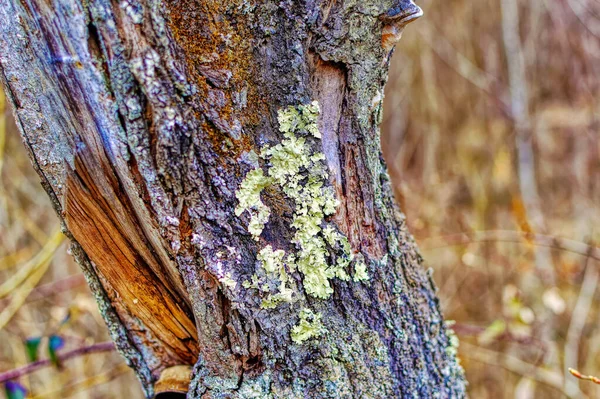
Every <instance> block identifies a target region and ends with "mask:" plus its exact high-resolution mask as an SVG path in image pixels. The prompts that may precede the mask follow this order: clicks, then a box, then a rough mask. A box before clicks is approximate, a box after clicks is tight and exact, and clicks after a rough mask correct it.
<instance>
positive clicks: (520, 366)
mask: <svg viewBox="0 0 600 399" xmlns="http://www.w3.org/2000/svg"><path fill="white" fill-rule="evenodd" d="M460 347H461V351H460V353H461V355H462V356H464V357H465V358H468V359H472V360H475V361H478V362H481V363H485V364H489V365H492V366H497V367H502V368H504V369H506V370H508V371H511V372H513V373H515V374H519V375H522V376H525V377H528V378H531V379H532V380H535V381H537V382H539V383H541V384H544V385H546V386H548V387H550V388H554V389H556V390H557V391H560V392H562V394H563V395H565V396H566V397H567V398H573V399H575V397H574V396H571V395H569V394H568V393H567V392H565V391H564V390H563V384H562V380H563V375H562V374H561V373H559V372H557V371H552V370H547V369H544V368H541V367H538V366H535V365H533V364H530V363H527V362H524V361H523V360H521V359H519V358H517V357H514V356H510V355H506V354H504V353H499V352H495V351H492V350H489V349H485V348H481V347H479V346H476V345H472V344H469V343H467V342H461V343H460Z"/></svg>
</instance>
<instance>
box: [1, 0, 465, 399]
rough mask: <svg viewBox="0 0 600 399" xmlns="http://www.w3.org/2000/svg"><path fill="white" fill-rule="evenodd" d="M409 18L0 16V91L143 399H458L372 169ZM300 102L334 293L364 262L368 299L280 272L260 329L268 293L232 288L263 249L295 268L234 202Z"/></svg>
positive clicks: (219, 12)
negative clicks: (283, 283) (183, 375)
mask: <svg viewBox="0 0 600 399" xmlns="http://www.w3.org/2000/svg"><path fill="white" fill-rule="evenodd" d="M416 10H417V11H418V8H416V7H415V6H414V4H412V2H409V1H406V0H403V1H400V2H398V1H396V2H393V1H392V0H367V1H364V0H363V1H353V0H345V1H333V0H331V1H311V0H304V1H291V0H288V1H261V2H254V1H248V0H232V1H227V0H225V1H213V0H140V1H138V0H123V1H121V2H120V3H119V2H117V1H111V0H87V1H81V0H27V1H25V0H0V80H2V81H3V83H4V86H5V89H6V93H7V96H8V98H9V99H10V100H11V101H12V103H13V106H14V112H15V117H16V120H17V123H18V125H19V127H20V129H21V133H22V136H23V140H24V143H25V145H26V146H27V147H28V149H29V151H30V155H31V159H32V162H33V164H34V166H35V168H36V169H37V171H38V173H39V174H40V176H41V179H42V184H43V185H44V187H45V189H46V190H47V192H48V194H49V195H50V197H51V199H52V201H53V204H54V207H55V208H56V211H57V213H58V214H59V216H60V217H61V219H62V220H63V222H64V224H63V225H64V229H65V232H66V234H67V235H69V237H70V238H71V239H72V242H73V244H72V250H73V254H74V255H75V257H76V259H77V261H78V262H79V263H80V265H81V267H82V269H83V271H84V273H85V275H86V278H87V280H88V283H89V285H90V287H91V289H92V291H93V292H94V294H95V296H96V299H97V301H98V304H99V306H100V309H101V311H102V314H103V316H104V318H105V320H106V322H107V325H108V327H109V329H110V332H111V334H112V337H113V339H114V340H115V342H116V344H117V346H118V348H119V350H120V351H121V353H122V354H123V356H124V357H125V358H126V359H127V361H128V362H129V364H130V365H131V366H132V367H133V368H134V369H135V371H136V372H137V374H138V376H139V378H140V380H141V382H142V385H143V388H144V390H145V392H146V395H147V396H149V397H150V396H152V395H153V389H154V388H153V386H154V385H153V384H154V383H155V381H156V379H157V378H158V377H159V375H160V373H161V372H162V371H163V370H164V369H166V368H168V367H171V366H174V365H185V364H188V365H195V366H194V370H193V374H192V382H191V385H190V387H191V388H190V391H189V393H188V397H190V398H199V397H203V398H204V397H207V398H208V397H214V398H217V397H238V398H253V397H257V398H258V397H261V398H262V397H265V398H266V397H276V398H295V397H298V398H330V397H331V398H334V397H335V398H337V397H356V398H390V397H422V398H433V397H440V398H442V397H444V398H445V397H463V396H464V380H463V377H462V371H461V369H460V366H459V365H458V364H457V363H456V359H455V342H453V341H454V340H453V339H452V336H451V333H450V332H449V330H448V328H447V327H446V325H445V324H444V322H443V318H442V315H441V314H440V310H439V306H438V302H437V299H436V297H435V289H434V286H433V283H432V281H431V279H430V277H429V276H428V274H427V273H426V272H425V271H424V270H423V269H422V268H421V258H420V256H419V254H418V251H417V249H416V246H415V244H414V241H413V239H412V238H411V236H410V235H409V233H408V232H407V231H406V228H405V223H404V217H403V215H402V214H401V213H400V211H399V209H398V208H397V206H396V204H395V203H394V200H393V197H392V194H391V190H390V185H389V179H388V175H387V172H386V168H385V165H384V163H383V160H382V156H381V151H380V142H379V131H378V124H379V122H380V117H381V112H382V110H381V105H382V98H383V85H384V83H385V80H386V78H387V67H388V63H389V59H390V56H391V48H392V46H393V44H394V43H395V41H396V40H397V39H398V38H399V36H400V34H401V32H402V28H403V26H404V24H406V23H407V22H409V21H410V20H411V19H413V18H415V17H418V15H417V14H415V12H416ZM313 101H317V102H318V103H319V105H320V107H321V114H320V117H319V123H318V124H319V130H320V132H321V135H322V140H318V139H313V138H310V139H309V138H307V143H308V144H307V145H308V146H309V147H310V148H311V151H314V152H315V153H319V152H322V153H323V154H324V156H325V164H326V166H327V168H328V172H329V179H328V182H327V183H326V184H327V185H330V186H331V187H332V188H333V190H334V192H335V195H336V197H337V199H338V200H339V201H340V205H339V206H338V207H337V210H336V212H335V214H334V215H332V216H330V217H327V218H326V221H324V222H323V223H328V224H330V225H331V226H334V227H335V229H337V230H338V231H339V232H341V233H343V234H344V235H345V236H347V237H348V239H349V242H350V245H351V249H352V252H353V253H354V259H355V260H354V261H353V262H352V264H351V265H350V266H348V267H347V271H348V273H350V274H352V271H353V270H354V273H356V270H357V265H358V263H357V262H359V261H360V260H361V259H364V260H365V263H366V265H367V273H368V275H369V279H368V280H364V279H362V281H353V280H352V279H350V280H343V279H340V278H331V279H329V280H328V281H329V283H330V284H331V285H332V287H333V290H334V291H333V294H332V295H330V296H329V297H328V298H325V299H323V298H316V297H314V296H313V295H311V294H310V292H307V290H306V280H305V277H306V276H305V275H304V274H303V273H300V272H299V271H294V270H291V269H290V267H287V269H286V270H287V272H288V273H289V276H290V282H289V283H288V284H290V285H291V287H292V289H293V290H294V292H293V297H292V298H293V299H292V300H291V301H289V302H288V301H282V302H281V303H278V304H277V306H275V307H274V308H265V306H261V301H262V300H264V299H265V295H267V294H266V293H265V292H263V291H268V290H266V289H265V290H260V289H255V288H253V287H249V288H246V287H247V285H246V286H244V285H243V284H242V282H243V281H246V280H251V276H252V275H253V274H254V273H258V272H257V271H258V270H259V269H260V268H261V266H260V262H259V261H258V260H257V254H258V252H259V251H260V250H261V249H263V248H265V247H266V246H267V245H271V246H272V248H273V249H281V250H285V251H286V253H294V252H295V251H297V250H298V248H297V245H296V244H294V243H292V241H293V237H294V234H295V231H296V229H295V227H292V226H291V224H292V222H293V218H294V216H293V213H294V206H295V205H294V203H293V201H292V200H291V198H289V196H286V195H285V194H284V193H283V192H282V190H281V189H278V188H277V187H276V186H273V187H269V188H267V189H265V191H264V192H263V193H262V200H263V202H264V203H265V204H266V205H267V206H268V207H269V209H270V212H271V216H270V219H269V221H268V223H267V224H266V225H265V226H264V230H263V231H262V234H261V235H260V238H259V239H258V240H255V239H253V236H252V235H251V234H250V233H249V232H248V221H249V217H248V213H247V212H245V213H241V214H240V215H239V216H236V212H235V208H236V206H238V204H239V202H238V199H237V198H236V192H238V191H239V189H240V184H241V182H242V181H243V179H244V177H245V176H246V175H247V173H248V172H249V171H251V170H253V169H255V168H263V169H264V170H265V171H266V170H267V169H266V167H267V163H268V162H267V160H265V159H263V158H259V157H257V156H256V154H260V153H261V149H263V148H264V147H265V145H271V146H273V145H275V144H277V143H280V142H282V140H283V137H284V136H283V134H282V132H281V131H280V130H281V128H280V126H279V124H278V122H277V113H278V111H279V110H282V109H286V108H285V107H287V106H292V107H297V106H300V105H303V104H308V103H311V102H313ZM309 147H307V148H309ZM265 174H266V172H265ZM238 214H239V212H238ZM323 226H324V225H322V226H321V227H323ZM318 234H321V233H318ZM328 251H329V256H330V257H331V259H334V258H335V257H339V256H342V254H341V253H340V251H341V250H340V249H339V248H337V249H336V248H333V247H331V248H328ZM290 265H291V264H290ZM358 280H360V279H358ZM276 282H277V281H276ZM271 283H273V281H271ZM302 309H310V310H312V311H313V312H314V313H320V314H321V315H322V324H323V328H322V331H323V332H324V333H323V334H322V335H321V336H320V337H313V338H312V339H309V340H306V341H303V342H299V341H297V340H296V341H294V340H292V338H291V331H292V329H293V327H294V326H296V325H298V322H299V318H300V317H299V314H300V312H301V310H302Z"/></svg>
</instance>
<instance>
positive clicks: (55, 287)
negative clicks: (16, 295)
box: [27, 274, 85, 302]
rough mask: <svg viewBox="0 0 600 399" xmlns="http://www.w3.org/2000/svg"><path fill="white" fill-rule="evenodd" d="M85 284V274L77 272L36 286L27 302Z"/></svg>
mask: <svg viewBox="0 0 600 399" xmlns="http://www.w3.org/2000/svg"><path fill="white" fill-rule="evenodd" d="M84 284H85V277H84V276H83V274H75V275H73V276H69V277H67V278H63V279H61V280H57V281H53V282H51V283H48V284H44V285H40V286H39V287H36V288H35V289H34V290H33V291H31V294H30V295H29V297H28V298H27V302H35V301H39V300H41V299H44V298H47V297H49V296H53V295H56V294H60V293H61V292H66V291H70V290H71V289H73V288H75V287H79V286H80V285H84Z"/></svg>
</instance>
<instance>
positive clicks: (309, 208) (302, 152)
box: [236, 102, 368, 308]
mask: <svg viewBox="0 0 600 399" xmlns="http://www.w3.org/2000/svg"><path fill="white" fill-rule="evenodd" d="M319 112H320V111H319V104H318V103H317V102H312V103H310V104H306V105H299V106H297V107H293V106H290V107H287V108H284V109H282V110H280V111H279V112H278V115H277V120H278V122H279V129H280V131H281V132H282V133H283V136H284V139H283V140H282V141H281V142H280V143H278V144H276V145H273V146H268V145H267V146H265V147H263V148H262V150H261V153H260V157H261V158H262V159H263V160H264V161H265V164H266V166H267V169H266V174H265V173H264V172H263V169H261V168H256V169H254V170H252V171H250V172H249V173H248V174H247V175H246V177H245V178H244V180H243V181H242V184H241V186H240V188H239V190H238V191H237V193H236V196H237V198H238V201H239V205H238V207H237V208H236V215H238V216H240V215H241V214H242V213H243V212H245V211H249V213H250V222H249V225H248V231H249V232H250V233H251V234H252V236H253V237H254V238H255V239H256V240H258V239H259V237H260V234H261V233H262V231H263V228H264V226H265V224H266V223H267V222H268V219H269V216H270V214H271V211H270V210H269V208H268V207H267V206H266V205H265V204H264V203H263V202H262V200H261V198H260V196H261V192H262V190H263V189H265V188H266V187H268V186H274V187H276V188H278V189H279V190H281V191H282V192H283V193H284V194H285V196H286V197H287V198H289V199H291V200H292V201H293V203H294V213H293V219H292V223H291V226H292V227H293V228H294V230H295V231H294V235H293V237H292V244H294V246H295V248H296V249H297V251H296V252H294V253H291V254H289V255H288V256H287V257H286V256H285V255H286V254H285V252H284V251H283V250H275V251H274V250H273V249H272V248H271V247H270V246H266V247H264V248H263V249H262V250H261V251H260V252H259V255H258V260H259V261H260V262H261V266H262V268H263V269H264V272H265V273H264V274H265V275H266V279H267V281H263V280H264V279H263V278H260V277H258V276H257V275H256V274H255V275H254V276H253V277H252V281H251V282H246V283H245V286H246V288H250V287H252V288H256V289H260V290H261V291H263V292H270V294H269V296H268V297H267V298H266V299H265V300H263V304H262V306H263V307H265V308H272V307H275V306H276V305H277V303H279V302H282V301H286V302H290V301H291V299H292V293H291V292H290V288H289V287H287V285H286V284H285V283H286V281H287V278H288V277H287V274H286V267H287V270H290V271H293V270H295V269H297V270H298V271H300V273H301V274H302V276H303V284H304V289H305V291H306V293H307V294H308V295H311V296H314V297H317V298H322V299H326V298H329V296H330V295H331V294H332V293H333V288H332V286H331V283H330V280H331V279H333V278H339V279H341V280H345V281H348V280H350V276H349V274H348V272H347V271H346V269H347V268H348V266H349V264H350V262H351V261H352V259H353V255H352V251H351V248H350V243H349V242H348V239H347V237H346V236H344V235H343V234H341V233H340V232H339V231H338V230H337V228H336V227H335V226H334V225H333V224H330V223H327V222H326V221H325V218H326V217H327V216H330V215H332V214H334V213H335V211H336V208H337V207H338V206H339V201H338V200H337V199H336V198H335V194H334V192H333V189H332V188H331V187H330V186H328V185H327V181H328V180H327V179H328V178H329V175H328V172H327V169H326V165H325V163H324V160H325V156H324V154H322V153H321V152H318V151H315V150H313V147H314V146H311V144H312V143H313V142H314V141H315V140H320V138H321V133H320V132H319V129H318V125H317V120H318V117H319ZM332 254H335V255H334V256H333V255H332ZM284 258H285V262H284ZM332 258H333V260H332ZM356 267H357V268H356V269H355V276H354V281H364V280H366V279H368V276H367V274H366V266H365V265H364V262H363V265H357V266H356ZM273 279H275V280H276V281H278V283H279V287H280V288H279V291H278V292H277V293H272V290H271V289H264V288H265V287H268V286H269V284H271V283H272V282H273Z"/></svg>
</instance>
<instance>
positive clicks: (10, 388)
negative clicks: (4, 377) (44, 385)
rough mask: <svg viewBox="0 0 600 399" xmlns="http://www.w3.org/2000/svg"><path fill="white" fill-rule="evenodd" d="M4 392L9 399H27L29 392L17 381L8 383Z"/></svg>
mask: <svg viewBox="0 0 600 399" xmlns="http://www.w3.org/2000/svg"><path fill="white" fill-rule="evenodd" d="M4 391H5V392H6V398H7V399H25V393H26V392H27V390H26V389H25V388H24V387H23V385H21V384H19V383H18V382H16V381H6V384H4Z"/></svg>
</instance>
